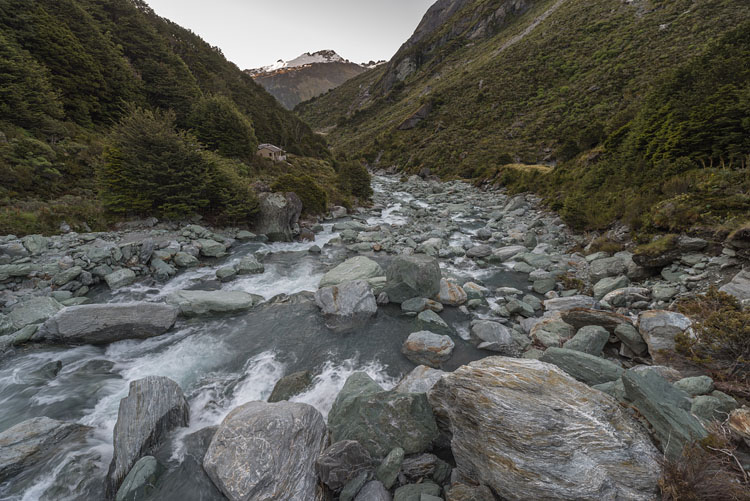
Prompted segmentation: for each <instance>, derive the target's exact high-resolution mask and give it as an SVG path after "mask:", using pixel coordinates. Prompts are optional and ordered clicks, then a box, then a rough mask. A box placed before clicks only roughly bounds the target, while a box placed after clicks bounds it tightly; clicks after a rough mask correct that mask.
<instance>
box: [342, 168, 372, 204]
mask: <svg viewBox="0 0 750 501" xmlns="http://www.w3.org/2000/svg"><path fill="white" fill-rule="evenodd" d="M338 178H339V179H338V180H339V186H340V187H341V189H342V190H344V191H345V192H347V193H351V194H352V195H354V196H355V197H357V198H360V199H362V200H369V199H370V197H372V185H371V181H372V180H371V177H370V173H369V172H367V169H366V168H365V166H364V165H362V164H361V163H359V162H356V161H353V162H343V163H341V164H340V165H339V175H338Z"/></svg>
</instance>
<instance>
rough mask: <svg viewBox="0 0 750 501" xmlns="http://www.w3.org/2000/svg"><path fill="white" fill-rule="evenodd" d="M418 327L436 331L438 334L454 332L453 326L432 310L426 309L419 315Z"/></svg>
mask: <svg viewBox="0 0 750 501" xmlns="http://www.w3.org/2000/svg"><path fill="white" fill-rule="evenodd" d="M417 327H418V328H419V330H423V331H430V332H435V333H437V334H443V335H448V334H453V328H452V327H451V326H450V325H448V324H447V323H446V322H445V320H443V319H442V318H440V315H438V314H437V313H435V312H434V311H432V310H425V311H423V312H421V313H420V314H419V315H417Z"/></svg>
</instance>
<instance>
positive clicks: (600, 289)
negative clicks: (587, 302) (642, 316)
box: [594, 275, 630, 300]
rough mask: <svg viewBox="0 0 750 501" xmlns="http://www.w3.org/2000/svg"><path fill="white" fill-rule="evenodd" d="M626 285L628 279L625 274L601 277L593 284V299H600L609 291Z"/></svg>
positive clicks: (628, 281)
mask: <svg viewBox="0 0 750 501" xmlns="http://www.w3.org/2000/svg"><path fill="white" fill-rule="evenodd" d="M628 285H630V279H628V277H626V276H625V275H619V276H616V277H605V278H602V279H601V280H599V281H598V282H597V283H596V284H595V285H594V299H597V300H598V299H602V298H603V297H604V296H606V295H607V294H609V293H610V292H612V291H614V290H617V289H622V288H624V287H627V286H628Z"/></svg>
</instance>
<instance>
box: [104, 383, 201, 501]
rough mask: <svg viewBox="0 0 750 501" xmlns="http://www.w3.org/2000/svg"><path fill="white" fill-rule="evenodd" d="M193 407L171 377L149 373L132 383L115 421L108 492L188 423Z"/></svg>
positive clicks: (113, 493)
mask: <svg viewBox="0 0 750 501" xmlns="http://www.w3.org/2000/svg"><path fill="white" fill-rule="evenodd" d="M189 419H190V406H189V405H188V403H187V400H185V395H183V393H182V390H181V389H180V386H179V385H178V384H177V383H175V382H174V381H172V380H171V379H169V378H166V377H161V376H148V377H145V378H143V379H138V380H136V381H132V382H131V383H130V389H129V392H128V396H127V397H125V398H123V399H122V400H120V408H119V411H118V413H117V423H115V429H114V432H113V436H114V453H113V456H112V462H111V463H110V464H109V471H108V472H107V485H106V489H107V493H108V495H109V497H113V496H114V495H115V493H116V492H117V490H118V489H119V487H120V485H121V484H122V482H123V480H124V479H125V476H126V475H127V474H128V472H129V471H130V469H131V468H132V467H133V465H134V464H135V462H136V461H138V459H140V458H141V457H143V456H145V455H148V454H149V453H151V452H152V450H153V449H154V448H155V447H156V446H157V445H158V444H159V443H160V442H161V441H162V440H163V439H164V437H165V436H166V434H167V433H168V432H170V431H171V430H172V429H174V428H177V427H180V426H187V425H188V421H189Z"/></svg>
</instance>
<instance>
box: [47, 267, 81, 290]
mask: <svg viewBox="0 0 750 501" xmlns="http://www.w3.org/2000/svg"><path fill="white" fill-rule="evenodd" d="M81 273H83V268H81V267H80V266H73V267H72V268H68V269H67V270H62V271H61V272H59V273H58V274H57V275H55V277H54V278H53V279H52V283H53V284H54V285H57V286H58V287H61V286H63V285H65V284H67V283H69V282H72V281H73V280H75V279H76V278H78V275H80V274H81Z"/></svg>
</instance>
